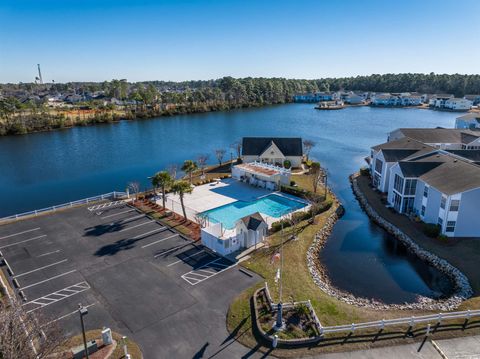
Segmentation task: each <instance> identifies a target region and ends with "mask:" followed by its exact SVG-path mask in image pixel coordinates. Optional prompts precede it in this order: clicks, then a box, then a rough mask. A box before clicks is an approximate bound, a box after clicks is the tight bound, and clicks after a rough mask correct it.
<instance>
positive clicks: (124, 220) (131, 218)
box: [112, 214, 146, 226]
mask: <svg viewBox="0 0 480 359" xmlns="http://www.w3.org/2000/svg"><path fill="white" fill-rule="evenodd" d="M142 217H146V216H145V215H144V214H139V215H138V216H133V217H129V218H125V219H122V220H120V221H118V222H114V223H112V226H113V225H114V224H120V223H122V222H128V221H131V220H133V219H137V218H142Z"/></svg>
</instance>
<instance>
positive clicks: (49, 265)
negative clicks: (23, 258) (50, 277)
mask: <svg viewBox="0 0 480 359" xmlns="http://www.w3.org/2000/svg"><path fill="white" fill-rule="evenodd" d="M66 261H68V259H63V260H61V261H58V262H55V263H52V264H48V265H46V266H43V267H40V268H37V269H33V270H31V271H28V272H25V273H22V274H17V275H16V276H14V277H13V278H18V277H21V276H24V275H27V274H30V273H33V272H36V271H39V270H42V269H45V268H48V267H52V266H55V265H57V264H60V263H64V262H66Z"/></svg>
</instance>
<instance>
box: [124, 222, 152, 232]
mask: <svg viewBox="0 0 480 359" xmlns="http://www.w3.org/2000/svg"><path fill="white" fill-rule="evenodd" d="M150 223H157V222H155V221H148V222H144V223H140V224H136V225H135V226H132V227H127V228H124V229H122V230H120V231H118V233H120V232H125V231H128V230H130V229H133V228H137V227H141V226H145V225H146V224H150Z"/></svg>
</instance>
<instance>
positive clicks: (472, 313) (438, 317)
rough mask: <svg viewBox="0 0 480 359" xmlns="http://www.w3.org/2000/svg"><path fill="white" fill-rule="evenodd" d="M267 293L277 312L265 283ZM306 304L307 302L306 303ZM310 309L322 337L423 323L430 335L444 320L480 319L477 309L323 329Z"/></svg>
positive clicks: (272, 306) (479, 312)
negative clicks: (432, 329)
mask: <svg viewBox="0 0 480 359" xmlns="http://www.w3.org/2000/svg"><path fill="white" fill-rule="evenodd" d="M265 292H266V295H267V300H268V301H269V304H270V307H271V308H272V309H273V310H276V307H277V306H276V304H275V303H274V302H273V300H272V297H271V295H270V291H269V289H268V285H267V282H265ZM299 303H304V302H298V303H297V302H295V303H293V304H294V305H295V304H299ZM305 303H306V302H305ZM308 304H309V308H311V310H312V312H313V314H312V316H313V318H314V320H315V322H316V323H317V325H318V326H319V329H320V335H324V334H328V333H340V332H349V333H354V332H355V330H359V329H378V330H380V329H384V328H385V327H388V326H395V325H397V326H398V325H408V326H409V327H410V328H412V327H413V326H414V325H415V324H422V323H427V324H428V325H427V329H426V334H427V335H428V334H430V324H431V323H435V324H441V323H442V321H444V320H449V319H466V320H470V319H471V318H473V317H480V310H478V309H475V310H465V311H462V312H448V313H437V314H430V315H422V316H418V317H415V316H412V317H404V318H396V319H382V320H377V321H374V322H364V323H352V324H346V325H335V326H330V327H323V326H322V325H321V324H320V321H319V320H318V317H317V315H316V314H315V311H314V310H313V307H311V305H310V301H308ZM283 307H284V308H287V307H288V306H287V305H284V306H283Z"/></svg>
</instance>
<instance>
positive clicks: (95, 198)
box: [0, 191, 127, 223]
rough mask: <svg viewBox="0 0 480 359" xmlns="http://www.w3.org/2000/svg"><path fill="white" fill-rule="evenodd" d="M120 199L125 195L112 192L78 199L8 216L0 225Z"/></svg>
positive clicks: (125, 194) (0, 221)
mask: <svg viewBox="0 0 480 359" xmlns="http://www.w3.org/2000/svg"><path fill="white" fill-rule="evenodd" d="M121 197H127V193H125V192H116V191H113V192H109V193H105V194H99V195H98V196H93V197H88V198H84V199H79V200H78V201H72V202H68V203H63V204H58V205H55V206H51V207H47V208H41V209H35V210H33V211H29V212H24V213H18V214H13V215H11V216H8V217H3V218H0V223H2V222H7V221H14V220H17V219H20V218H23V217H29V216H37V215H39V214H42V213H47V212H55V211H57V210H59V209H63V208H69V207H73V206H78V205H81V204H86V203H91V202H95V201H101V200H104V199H109V198H112V199H116V198H121Z"/></svg>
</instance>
